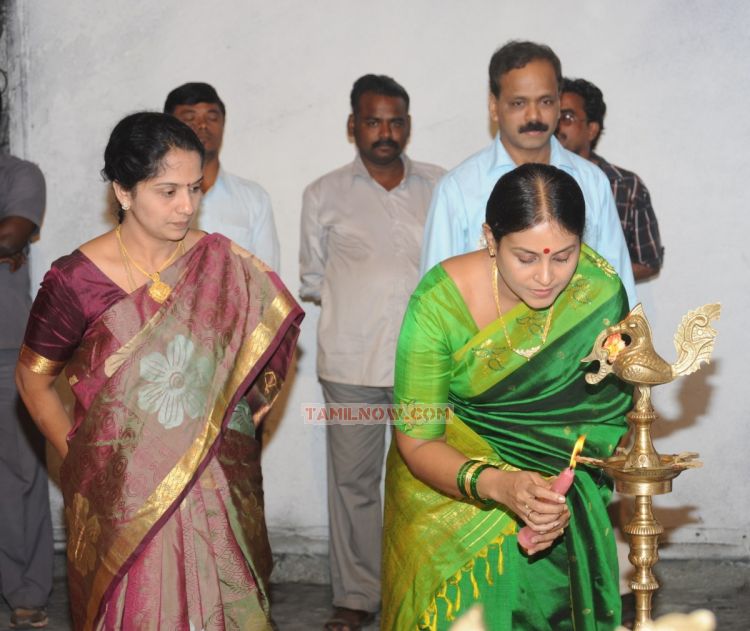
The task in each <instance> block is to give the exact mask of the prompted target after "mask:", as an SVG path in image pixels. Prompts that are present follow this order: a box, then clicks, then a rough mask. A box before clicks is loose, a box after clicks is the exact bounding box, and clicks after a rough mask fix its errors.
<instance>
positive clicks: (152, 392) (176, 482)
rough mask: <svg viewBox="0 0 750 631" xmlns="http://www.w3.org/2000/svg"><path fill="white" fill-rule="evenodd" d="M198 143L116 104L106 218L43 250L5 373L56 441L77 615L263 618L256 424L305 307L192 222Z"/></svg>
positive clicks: (227, 622) (186, 622) (231, 621)
mask: <svg viewBox="0 0 750 631" xmlns="http://www.w3.org/2000/svg"><path fill="white" fill-rule="evenodd" d="M202 158H203V148H202V146H201V144H200V141H199V140H198V138H197V137H196V136H195V135H194V134H193V132H192V131H191V130H190V129H189V128H188V127H187V126H185V125H183V124H182V123H180V122H179V121H177V120H176V119H173V118H172V117H170V116H166V115H162V114H154V113H141V114H134V115H132V116H129V117H127V118H125V119H123V121H121V122H120V123H119V124H118V125H117V126H116V127H115V130H114V131H113V132H112V136H111V138H110V143H109V145H108V147H107V150H106V152H105V169H104V173H105V174H106V176H107V177H108V178H109V179H110V180H111V181H112V182H113V188H114V190H115V194H116V196H117V198H118V201H119V202H120V204H121V205H122V207H123V209H124V210H123V211H122V212H121V213H120V220H121V221H120V224H119V226H118V228H117V229H116V230H115V231H112V232H109V233H106V234H104V235H102V236H100V237H97V238H96V239H94V240H92V241H90V242H88V243H86V244H84V245H83V246H81V247H80V248H79V249H78V250H76V251H74V252H73V253H72V254H70V255H69V256H65V257H63V258H61V259H59V260H58V261H56V262H55V263H54V264H53V266H52V269H51V270H50V271H49V272H48V273H47V275H46V276H45V279H44V282H43V284H42V288H41V290H40V292H39V294H38V296H37V298H36V301H35V303H34V307H33V309H32V314H31V317H30V320H29V325H28V328H27V332H26V339H25V343H24V347H23V348H22V350H21V356H20V359H19V365H18V370H17V380H18V382H19V387H20V388H19V389H20V392H21V394H22V396H23V398H24V401H25V402H26V404H27V406H28V407H29V410H30V412H31V414H32V416H33V417H34V419H35V420H36V422H37V424H38V425H39V426H40V428H41V429H42V431H43V432H44V433H45V435H46V436H47V438H48V439H49V440H50V442H52V444H53V445H54V446H55V447H56V448H57V449H58V451H60V453H61V454H62V455H63V456H64V461H63V464H62V468H61V481H62V487H63V495H64V499H65V514H66V521H67V526H68V577H69V587H70V599H71V610H72V613H73V619H74V624H75V627H76V629H120V628H124V629H127V628H131V629H139V630H140V629H163V628H169V629H185V630H186V631H187V630H190V631H192V630H193V629H195V630H196V631H197V630H201V629H224V628H232V629H270V628H271V623H270V613H269V606H268V596H267V581H268V576H269V574H270V568H271V556H270V549H269V546H268V537H267V533H266V529H265V520H264V515H263V496H262V489H261V472H260V449H259V446H258V443H257V442H256V440H255V427H256V426H257V424H258V423H259V421H260V420H261V418H262V417H263V415H264V414H265V413H266V412H267V411H268V409H269V408H270V406H271V404H272V403H273V401H274V399H275V397H276V395H277V394H278V392H279V389H280V387H281V384H282V382H283V380H284V377H285V375H286V372H287V368H288V365H289V362H290V360H291V357H292V354H293V351H294V347H295V344H296V337H297V332H298V325H299V323H300V321H301V319H302V317H303V313H302V311H301V310H300V308H299V307H298V306H297V304H296V302H295V301H294V299H293V298H292V297H291V295H290V294H289V292H288V291H287V290H286V288H285V287H284V286H283V284H282V283H281V281H280V280H279V279H278V277H277V276H276V275H275V274H274V273H273V272H272V271H270V270H269V269H268V268H267V267H266V266H265V265H263V264H262V263H261V262H260V261H258V260H257V259H255V258H254V257H253V256H252V255H251V254H249V253H248V252H245V251H243V250H242V249H241V248H239V247H238V246H236V245H235V244H233V243H232V242H230V241H229V240H228V239H226V238H225V237H223V236H221V235H218V234H213V235H205V234H204V233H201V232H197V231H193V230H190V229H189V224H190V219H191V216H192V214H193V212H194V211H195V210H196V208H197V205H198V203H199V201H200V181H201V168H202ZM151 269H153V270H156V271H154V272H149V271H148V270H151ZM63 369H64V370H65V375H66V377H67V379H68V382H69V383H70V385H71V388H72V390H73V393H74V394H75V399H76V405H75V410H74V419H73V420H72V421H71V420H70V418H69V417H68V416H67V414H66V413H65V411H64V409H63V406H62V403H61V401H60V399H59V397H58V395H57V394H56V392H55V390H54V385H53V384H54V381H55V378H56V376H57V375H58V374H59V373H60V372H61V371H62V370H63Z"/></svg>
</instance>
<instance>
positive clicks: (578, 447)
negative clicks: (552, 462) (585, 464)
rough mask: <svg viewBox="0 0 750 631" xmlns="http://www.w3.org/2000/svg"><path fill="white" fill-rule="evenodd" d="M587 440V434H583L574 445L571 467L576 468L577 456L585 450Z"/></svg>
mask: <svg viewBox="0 0 750 631" xmlns="http://www.w3.org/2000/svg"><path fill="white" fill-rule="evenodd" d="M585 442H586V434H581V435H580V436H579V437H578V440H577V441H576V444H575V445H573V453H572V454H571V455H570V464H569V465H568V466H569V467H570V468H571V469H575V468H576V464H577V462H576V457H577V456H578V454H580V453H581V452H582V451H583V443H585Z"/></svg>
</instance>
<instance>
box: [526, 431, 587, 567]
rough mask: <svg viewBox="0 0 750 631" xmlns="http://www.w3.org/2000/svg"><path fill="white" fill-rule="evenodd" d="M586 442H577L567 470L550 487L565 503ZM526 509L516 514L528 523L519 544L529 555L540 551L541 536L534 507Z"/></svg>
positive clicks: (580, 438) (583, 439) (583, 440)
mask: <svg viewBox="0 0 750 631" xmlns="http://www.w3.org/2000/svg"><path fill="white" fill-rule="evenodd" d="M585 440H586V436H585V435H583V436H579V437H578V440H577V441H576V444H575V446H574V447H573V453H572V454H571V456H570V463H569V465H568V467H567V468H566V469H563V470H562V471H561V472H560V475H558V476H557V477H556V478H555V479H554V480H553V481H552V483H551V485H550V490H552V491H554V492H556V493H559V494H561V496H562V497H563V501H565V498H564V496H565V494H566V493H567V492H568V489H570V487H571V485H572V484H573V481H574V479H575V466H576V456H578V454H579V453H581V450H582V449H583V443H584V442H585ZM524 508H527V509H528V510H527V512H526V513H524V512H523V511H521V512H517V513H516V514H518V515H521V516H522V517H523V519H524V521H525V522H526V525H525V526H524V527H523V528H521V530H519V531H518V543H519V545H520V546H521V547H522V548H524V550H526V551H527V552H528V553H529V554H534V553H536V552H538V551H539V549H538V545H539V543H538V538H539V535H538V534H536V533H538V532H539V530H538V528H536V527H535V524H534V522H533V520H532V516H533V514H534V509H533V507H531V506H524ZM566 525H567V524H566ZM560 534H562V529H561V530H560V531H559V532H558V533H557V535H558V536H559V535H560ZM545 547H547V546H545ZM542 549H543V548H542Z"/></svg>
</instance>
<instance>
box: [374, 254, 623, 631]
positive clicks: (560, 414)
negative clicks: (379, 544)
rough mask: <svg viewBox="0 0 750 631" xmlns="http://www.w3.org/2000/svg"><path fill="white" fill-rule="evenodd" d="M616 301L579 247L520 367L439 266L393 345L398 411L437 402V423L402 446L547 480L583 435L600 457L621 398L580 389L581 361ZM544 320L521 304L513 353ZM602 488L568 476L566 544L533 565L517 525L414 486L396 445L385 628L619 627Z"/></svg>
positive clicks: (603, 387)
mask: <svg viewBox="0 0 750 631" xmlns="http://www.w3.org/2000/svg"><path fill="white" fill-rule="evenodd" d="M626 311H627V298H626V296H625V293H624V291H623V290H622V285H621V283H620V281H619V279H618V278H617V277H616V275H615V272H614V270H613V269H612V268H611V266H610V265H609V264H608V263H607V262H606V261H605V260H604V259H602V258H601V257H599V256H598V255H597V254H596V253H594V252H593V251H592V250H590V249H589V248H587V247H586V246H583V248H582V251H581V256H580V259H579V263H578V266H577V268H576V273H575V275H574V276H573V278H572V280H571V282H570V284H569V285H568V287H567V288H566V290H565V291H564V292H563V293H561V294H560V296H559V297H558V299H557V300H556V302H555V311H554V317H553V320H552V326H551V328H550V332H549V335H548V338H547V343H546V344H545V345H544V346H543V347H542V349H541V350H540V351H539V352H538V353H537V354H536V355H535V356H534V357H533V358H532V359H531V360H530V361H527V360H526V359H524V358H523V357H520V356H519V355H517V354H516V353H514V352H512V351H511V350H510V349H509V347H508V343H507V342H506V339H505V336H504V333H503V330H502V325H501V323H500V322H499V321H496V322H493V323H492V324H490V325H489V326H487V327H485V328H484V329H483V330H481V331H478V330H477V328H476V325H475V323H474V320H473V318H472V316H471V314H470V313H469V311H468V308H467V307H466V304H465V303H464V301H463V299H462V297H461V295H460V293H459V292H458V289H457V288H456V286H455V284H454V283H453V281H452V280H451V279H450V277H449V276H448V275H447V274H446V273H445V270H444V269H443V268H442V267H441V266H437V267H435V268H433V269H432V270H431V271H430V272H429V273H428V274H427V275H426V276H425V278H424V279H423V280H422V282H421V284H420V286H419V287H418V288H417V291H416V292H415V294H414V295H413V296H412V299H411V301H410V304H409V308H408V309H407V313H406V316H405V318H404V324H403V326H402V330H401V335H400V337H399V345H398V352H397V360H396V381H395V387H394V394H395V399H396V402H397V403H404V404H424V405H434V404H441V403H442V404H444V403H445V402H446V401H447V402H448V403H450V404H451V405H452V407H453V416H452V418H450V419H449V422H447V423H446V424H444V425H434V424H433V425H419V424H401V425H400V426H399V427H398V429H399V431H403V432H405V433H407V434H408V435H410V436H413V437H415V438H420V439H431V438H437V437H439V436H442V435H443V434H444V435H445V439H446V441H447V443H448V444H450V445H452V446H453V447H455V448H456V449H457V450H459V451H460V452H462V453H463V454H465V455H466V456H467V457H468V458H475V459H480V460H485V461H487V462H489V463H492V464H494V465H496V466H498V467H500V468H502V469H506V470H518V469H522V470H530V471H538V472H540V473H541V474H543V475H545V476H553V475H556V474H557V473H559V472H560V471H561V470H562V469H563V468H565V467H566V466H567V463H568V460H569V458H570V453H571V450H572V447H573V444H574V442H575V440H576V439H577V437H578V436H579V435H580V434H586V435H587V440H586V445H585V449H584V453H585V454H586V455H588V456H593V457H606V456H608V455H610V454H611V453H612V452H613V451H614V449H615V447H616V445H617V443H618V441H619V439H620V438H621V437H622V435H623V434H624V432H625V428H626V423H625V416H624V415H625V413H626V412H627V410H628V408H629V404H630V399H631V391H630V389H629V388H628V387H627V386H625V385H623V384H621V383H619V382H616V381H614V380H605V381H604V382H602V383H601V384H599V385H597V386H591V385H589V384H587V383H586V382H585V380H584V371H585V370H586V369H585V367H584V366H583V365H582V364H581V363H580V359H581V358H582V357H584V356H585V355H586V354H588V352H589V351H590V348H591V344H592V343H593V341H594V339H595V338H596V335H597V334H598V333H599V332H600V331H601V330H602V329H603V328H604V327H605V326H608V325H610V324H612V323H614V322H617V321H619V320H620V319H621V318H622V316H623V315H624V314H625V313H626ZM546 316H547V313H546V312H541V313H539V312H535V311H533V310H530V309H529V308H528V307H526V306H525V305H524V304H523V303H521V304H519V305H518V306H516V307H515V308H513V309H512V310H510V311H509V312H508V313H507V314H506V315H505V319H506V322H507V325H508V333H509V336H510V341H511V344H512V345H513V346H514V347H515V348H526V347H528V346H530V344H531V343H530V342H529V340H533V339H536V340H538V339H539V335H540V333H541V331H542V329H543V327H544V324H545V319H546ZM611 490H612V484H611V480H609V479H608V478H607V477H606V476H605V475H604V474H603V473H602V472H600V471H599V470H596V469H589V468H587V467H583V466H579V467H578V468H577V471H576V479H575V483H574V486H573V487H572V488H571V490H570V491H569V493H568V496H567V502H568V507H569V508H570V512H571V519H570V524H569V526H568V528H567V529H566V530H565V533H564V535H563V536H562V537H561V538H559V539H558V540H557V542H556V543H555V544H554V545H553V546H552V548H550V549H549V550H546V551H544V552H542V553H539V554H537V555H535V556H533V557H528V556H526V555H525V554H524V553H523V552H522V551H521V550H520V548H519V546H518V544H517V540H516V539H517V538H516V532H517V530H518V528H519V521H520V519H519V517H518V516H516V515H515V514H513V513H512V512H511V511H509V510H508V509H507V508H505V507H504V506H501V505H494V506H492V507H487V506H483V505H480V504H478V503H473V502H470V501H463V500H458V499H456V498H453V497H449V496H447V495H444V494H442V493H440V492H438V491H435V490H434V489H432V488H430V487H429V486H427V485H426V484H424V483H422V482H420V481H419V480H417V479H416V478H414V477H413V476H412V475H411V473H410V472H409V470H408V469H407V467H406V465H405V464H404V462H403V460H402V459H401V456H400V455H399V453H398V450H397V449H396V448H395V444H394V445H392V446H391V451H390V453H389V455H388V462H387V474H386V499H385V519H384V522H385V523H384V556H383V611H382V614H381V620H382V628H383V629H389V630H397V631H402V630H406V629H409V630H412V629H431V630H437V629H441V630H442V629H447V628H449V626H450V624H451V623H452V621H453V620H454V619H456V618H457V617H459V616H460V614H461V613H463V612H464V611H466V610H467V609H468V608H469V606H470V605H471V604H473V603H474V602H479V603H481V604H482V606H483V608H484V613H485V623H486V625H487V628H488V629H491V630H493V631H495V630H498V631H499V630H510V629H525V630H526V629H543V630H549V631H558V630H561V629H576V630H578V631H580V630H582V629H591V630H594V629H597V630H602V629H614V628H615V627H616V626H617V624H618V623H619V618H620V598H619V590H618V578H617V556H616V552H615V544H614V538H613V535H612V530H611V528H612V527H611V524H610V521H609V518H608V516H607V513H606V504H607V502H608V501H609V498H610V496H611Z"/></svg>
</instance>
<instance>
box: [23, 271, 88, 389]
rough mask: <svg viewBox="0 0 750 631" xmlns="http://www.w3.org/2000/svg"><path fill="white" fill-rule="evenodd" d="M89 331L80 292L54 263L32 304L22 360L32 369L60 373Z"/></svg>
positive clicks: (46, 373) (54, 373) (47, 372)
mask: <svg viewBox="0 0 750 631" xmlns="http://www.w3.org/2000/svg"><path fill="white" fill-rule="evenodd" d="M85 331H86V317H85V314H84V311H83V309H82V308H81V304H80V302H79V300H78V296H77V294H76V293H75V292H74V291H73V290H72V289H71V288H70V287H69V285H68V284H67V283H66V282H65V276H64V274H63V271H62V270H61V269H60V268H58V267H55V266H53V267H52V268H51V269H50V270H49V271H48V272H47V274H45V276H44V280H43V281H42V286H41V288H40V289H39V293H38V294H37V296H36V299H35V300H34V304H33V305H32V307H31V314H30V315H29V322H28V324H27V325H26V335H25V336H24V341H23V346H22V347H21V354H20V357H19V362H20V363H22V364H23V365H24V366H26V367H27V368H29V369H30V370H31V371H32V372H35V373H37V374H41V375H57V374H59V373H60V372H61V371H62V369H63V368H64V367H65V364H67V363H68V360H69V359H70V358H71V356H72V355H73V352H74V351H75V349H76V348H77V347H78V345H79V344H80V343H81V339H82V338H83V334H84V332H85Z"/></svg>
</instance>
